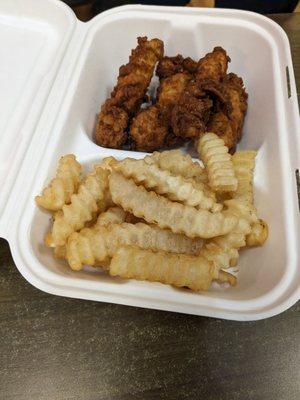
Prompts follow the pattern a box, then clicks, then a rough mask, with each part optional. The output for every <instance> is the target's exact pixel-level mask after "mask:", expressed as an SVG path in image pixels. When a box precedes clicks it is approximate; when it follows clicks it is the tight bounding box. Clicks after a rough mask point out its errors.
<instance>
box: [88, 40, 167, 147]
mask: <svg viewBox="0 0 300 400" xmlns="http://www.w3.org/2000/svg"><path fill="white" fill-rule="evenodd" d="M163 52H164V46H163V42H162V41H161V40H159V39H152V40H148V39H147V37H139V38H138V46H137V47H136V48H135V49H134V50H132V53H131V56H130V58H129V62H128V64H126V65H122V66H121V67H120V70H119V77H118V82H117V85H116V86H115V87H114V89H113V91H112V93H111V97H110V99H108V100H106V102H105V103H104V104H103V105H102V107H101V111H100V114H99V117H98V123H97V128H96V142H97V144H99V145H100V146H104V147H112V148H120V147H121V146H122V145H123V144H124V142H125V141H126V139H127V132H126V130H127V128H128V125H129V121H130V118H131V117H132V116H133V115H134V114H135V113H136V112H137V110H138V108H139V107H140V105H141V103H142V101H143V99H144V98H145V95H146V92H147V89H148V86H149V84H150V81H151V78H152V75H153V71H154V68H155V65H156V63H157V61H159V60H160V59H161V57H162V56H163Z"/></svg>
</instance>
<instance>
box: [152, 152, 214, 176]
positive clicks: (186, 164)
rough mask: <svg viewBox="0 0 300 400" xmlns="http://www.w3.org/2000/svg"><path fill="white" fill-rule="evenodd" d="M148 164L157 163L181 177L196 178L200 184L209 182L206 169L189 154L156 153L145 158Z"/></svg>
mask: <svg viewBox="0 0 300 400" xmlns="http://www.w3.org/2000/svg"><path fill="white" fill-rule="evenodd" d="M144 160H145V162H146V163H147V164H154V163H156V164H157V165H158V166H159V167H160V168H161V169H163V170H166V171H169V172H171V174H172V175H180V176H182V177H183V178H196V180H197V181H198V182H207V181H208V177H207V173H206V171H205V169H204V168H203V167H201V165H200V164H199V163H198V162H194V161H193V159H192V157H191V156H190V155H189V154H184V153H183V152H182V151H181V150H168V151H163V152H161V153H160V152H158V151H155V152H154V153H153V154H152V155H151V156H146V157H145V158H144Z"/></svg>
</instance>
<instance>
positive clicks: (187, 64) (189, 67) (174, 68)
mask: <svg viewBox="0 0 300 400" xmlns="http://www.w3.org/2000/svg"><path fill="white" fill-rule="evenodd" d="M197 65H198V64H197V62H196V61H194V60H193V59H192V58H190V57H187V58H183V57H182V55H181V54H178V55H177V56H175V57H167V56H165V57H163V58H162V59H161V60H160V61H159V63H158V65H157V68H156V75H157V76H158V77H159V79H160V80H162V79H165V78H168V77H169V76H172V75H175V74H177V73H178V72H188V73H189V74H194V73H195V72H196V70H197Z"/></svg>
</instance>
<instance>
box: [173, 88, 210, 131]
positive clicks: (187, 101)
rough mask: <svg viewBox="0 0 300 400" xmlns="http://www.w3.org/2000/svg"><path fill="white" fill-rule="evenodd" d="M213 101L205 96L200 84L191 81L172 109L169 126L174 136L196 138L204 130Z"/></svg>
mask: <svg viewBox="0 0 300 400" xmlns="http://www.w3.org/2000/svg"><path fill="white" fill-rule="evenodd" d="M212 106H213V102H212V100H211V99H209V98H208V97H207V96H206V93H205V91H203V89H202V87H201V84H199V83H198V82H197V81H196V80H193V81H191V82H190V83H189V84H188V85H187V87H186V88H185V90H184V91H183V93H182V94H181V96H180V98H179V100H178V102H177V104H176V105H175V106H174V107H173V109H172V115H171V126H172V129H173V132H174V134H175V135H176V136H179V137H183V138H188V139H193V138H198V137H199V136H200V134H201V133H203V132H205V130H206V123H207V122H208V119H209V117H210V110H211V108H212Z"/></svg>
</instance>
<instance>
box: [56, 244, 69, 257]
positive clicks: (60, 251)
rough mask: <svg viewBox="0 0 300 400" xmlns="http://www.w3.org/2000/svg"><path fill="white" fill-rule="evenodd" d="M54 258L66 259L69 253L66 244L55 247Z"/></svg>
mask: <svg viewBox="0 0 300 400" xmlns="http://www.w3.org/2000/svg"><path fill="white" fill-rule="evenodd" d="M53 250H54V258H57V259H58V260H64V259H65V258H66V254H67V248H66V246H65V245H63V246H57V247H54V249H53Z"/></svg>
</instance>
